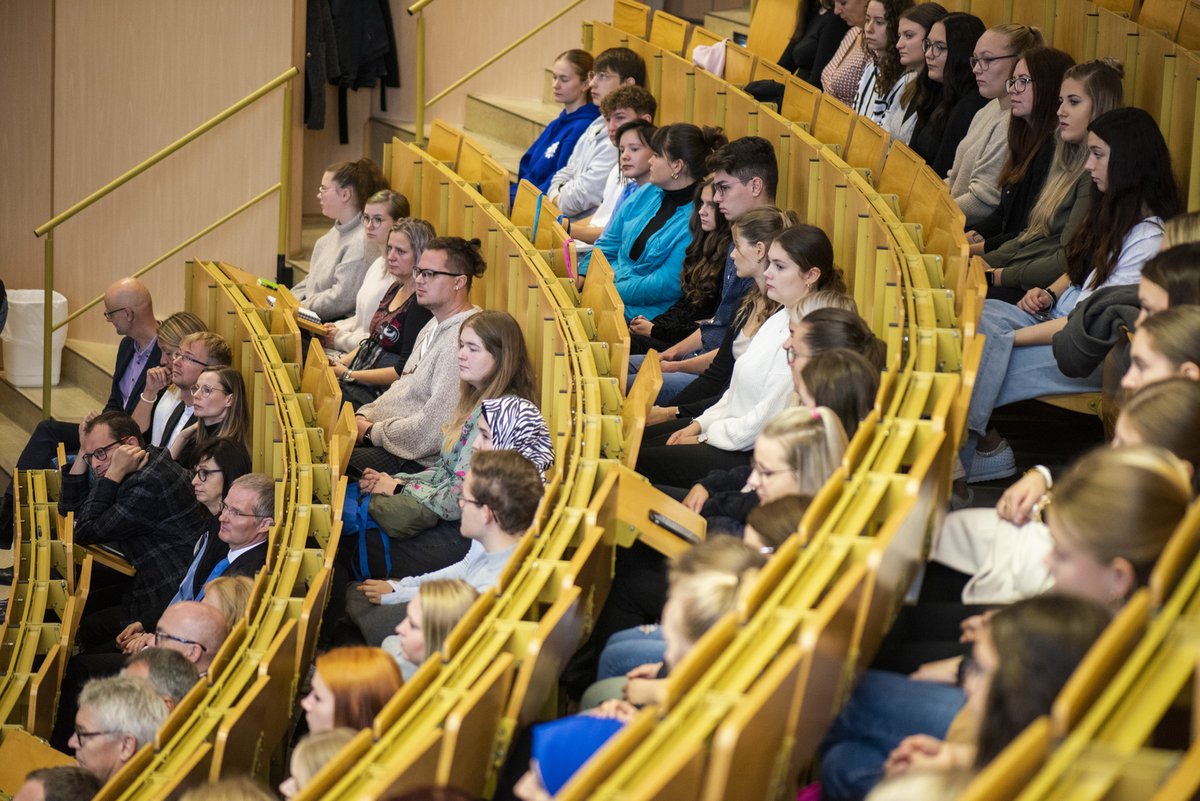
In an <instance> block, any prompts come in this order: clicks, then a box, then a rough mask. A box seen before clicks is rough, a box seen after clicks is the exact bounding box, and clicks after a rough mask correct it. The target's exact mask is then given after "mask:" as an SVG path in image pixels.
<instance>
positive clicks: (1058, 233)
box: [983, 59, 1124, 303]
mask: <svg viewBox="0 0 1200 801" xmlns="http://www.w3.org/2000/svg"><path fill="white" fill-rule="evenodd" d="M1122 74H1123V72H1122V69H1121V64H1120V62H1117V61H1113V60H1112V59H1102V60H1100V61H1089V62H1087V63H1085V64H1077V65H1075V66H1074V67H1071V68H1070V69H1069V70H1067V72H1066V74H1065V75H1064V76H1063V80H1062V85H1061V87H1060V89H1059V91H1058V114H1057V117H1058V137H1057V139H1056V141H1055V148H1054V157H1053V161H1052V163H1051V166H1050V174H1049V175H1048V176H1047V178H1046V183H1045V185H1044V186H1043V188H1042V191H1041V193H1040V194H1039V195H1038V199H1037V202H1036V203H1035V204H1034V206H1033V209H1032V210H1031V211H1030V212H1029V220H1028V223H1027V225H1026V227H1025V230H1024V231H1023V232H1022V233H1021V234H1020V236H1017V237H1016V238H1014V239H1010V240H1009V241H1008V242H1005V243H1004V244H1002V245H1000V246H999V247H996V248H994V249H985V251H984V254H983V259H984V261H986V262H987V264H988V266H989V267H991V268H993V269H992V270H990V271H989V272H988V273H987V277H988V283H989V284H991V285H992V287H991V288H990V289H989V290H988V297H989V298H994V299H999V300H1008V301H1009V302H1010V303H1016V302H1017V301H1018V300H1020V299H1021V298H1022V297H1023V296H1024V294H1025V292H1026V291H1028V290H1030V289H1033V288H1034V287H1046V286H1050V284H1051V283H1053V282H1054V279H1056V278H1058V277H1059V276H1060V275H1062V274H1063V273H1064V272H1065V271H1066V269H1067V261H1066V254H1065V252H1064V250H1063V245H1064V244H1065V243H1066V242H1068V241H1069V240H1070V239H1071V238H1072V237H1073V236H1074V235H1075V233H1076V232H1077V231H1078V230H1079V229H1080V228H1081V227H1082V226H1083V224H1084V221H1085V220H1086V219H1087V215H1088V209H1089V208H1090V207H1091V193H1092V176H1091V175H1090V174H1089V173H1088V172H1087V171H1086V170H1085V169H1084V163H1085V162H1086V160H1087V156H1088V148H1087V134H1088V130H1087V129H1088V125H1090V124H1091V122H1092V120H1094V119H1096V118H1097V117H1099V116H1101V115H1102V114H1106V113H1108V112H1109V111H1112V110H1113V109H1115V108H1120V107H1121V106H1122V105H1124V100H1123V99H1122V98H1123V89H1122V84H1121V76H1122ZM1035 91H1037V90H1036V89H1035ZM1001 287H1003V288H1004V289H1001Z"/></svg>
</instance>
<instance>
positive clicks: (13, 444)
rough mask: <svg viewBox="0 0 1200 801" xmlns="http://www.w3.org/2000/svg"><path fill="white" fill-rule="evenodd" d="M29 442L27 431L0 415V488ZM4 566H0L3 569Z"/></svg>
mask: <svg viewBox="0 0 1200 801" xmlns="http://www.w3.org/2000/svg"><path fill="white" fill-rule="evenodd" d="M28 441H29V431H28V430H27V429H25V428H22V427H21V426H19V425H17V423H16V421H14V420H12V419H11V418H9V417H8V416H7V415H5V414H0V473H3V476H2V477H0V487H7V486H8V482H9V481H10V480H11V479H12V475H13V471H15V470H16V469H17V456H18V455H19V454H20V453H21V450H22V449H23V448H24V447H25V443H26V442H28ZM3 566H4V565H0V567H3Z"/></svg>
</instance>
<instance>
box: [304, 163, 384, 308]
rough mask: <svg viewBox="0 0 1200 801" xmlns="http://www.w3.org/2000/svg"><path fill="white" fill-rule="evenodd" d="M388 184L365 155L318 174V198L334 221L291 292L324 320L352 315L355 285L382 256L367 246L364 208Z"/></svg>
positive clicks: (373, 247)
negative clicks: (319, 177)
mask: <svg viewBox="0 0 1200 801" xmlns="http://www.w3.org/2000/svg"><path fill="white" fill-rule="evenodd" d="M386 188H387V181H385V180H384V177H383V173H382V172H380V171H379V167H378V166H376V164H375V162H373V161H371V160H370V159H367V158H363V159H359V160H358V161H342V162H339V163H337V164H334V165H331V166H330V167H329V169H327V170H326V171H325V174H324V175H323V176H322V177H321V186H320V188H319V189H318V190H317V200H319V201H321V213H322V214H324V215H325V216H326V217H328V218H330V219H331V220H333V227H332V228H330V229H329V233H327V234H325V235H324V236H323V237H321V238H320V239H318V240H317V243H316V244H315V245H314V246H313V252H312V257H311V259H310V261H309V267H308V277H307V278H305V279H304V280H303V281H301V282H300V283H298V284H296V285H295V286H294V287H292V292H293V294H295V296H296V299H297V300H299V301H300V304H301V305H302V306H303V307H304V308H306V309H309V310H310V311H312V312H313V313H315V314H316V315H317V316H318V317H320V318H321V319H322V320H331V321H332V320H341V319H343V318H345V317H350V316H352V315H353V314H354V301H355V297H356V296H357V294H358V288H359V286H361V285H362V283H363V279H364V278H365V277H366V273H367V268H368V267H370V266H371V263H372V262H373V261H375V259H376V258H377V257H378V256H379V255H380V253H379V247H378V246H374V245H368V242H367V233H366V229H364V228H363V207H364V206H365V205H366V203H367V198H369V197H370V196H371V195H373V194H375V193H376V192H378V191H379V190H380V189H386Z"/></svg>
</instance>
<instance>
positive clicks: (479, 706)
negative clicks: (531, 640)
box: [437, 654, 515, 796]
mask: <svg viewBox="0 0 1200 801" xmlns="http://www.w3.org/2000/svg"><path fill="white" fill-rule="evenodd" d="M514 661H515V660H514V659H513V657H512V655H511V654H501V655H500V657H499V658H498V659H496V661H495V662H493V663H492V664H491V666H489V667H488V669H487V671H485V672H484V674H483V676H481V677H480V678H479V679H478V680H477V681H475V682H473V683H472V685H471V689H470V690H468V691H467V692H466V693H465V694H464V695H463V697H462V700H460V701H459V702H458V703H457V704H456V705H455V707H454V709H452V710H450V713H449V714H448V715H447V716H446V722H445V735H444V737H443V738H442V753H441V756H440V757H439V759H438V773H437V775H438V782H439V783H441V784H453V785H454V786H455V787H458V788H460V789H463V790H466V791H467V792H468V793H470V794H472V795H474V796H481V795H483V794H484V788H485V786H486V785H487V783H488V781H489V779H490V778H492V776H493V773H494V771H495V769H496V768H497V767H498V765H497V764H495V757H496V750H495V743H496V736H497V734H498V730H499V729H500V727H501V720H500V712H501V710H502V709H503V707H504V703H505V700H506V699H507V697H508V693H509V690H510V688H511V687H512V680H513V670H514Z"/></svg>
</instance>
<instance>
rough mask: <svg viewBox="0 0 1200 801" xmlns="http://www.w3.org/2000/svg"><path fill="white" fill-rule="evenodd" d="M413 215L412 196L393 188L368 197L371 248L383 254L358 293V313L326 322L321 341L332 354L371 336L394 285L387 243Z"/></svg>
mask: <svg viewBox="0 0 1200 801" xmlns="http://www.w3.org/2000/svg"><path fill="white" fill-rule="evenodd" d="M408 215H409V208H408V198H406V197H405V196H404V195H402V194H401V193H399V192H393V191H392V190H390V189H380V190H379V191H378V192H376V193H375V194H373V195H371V196H370V197H369V198H367V205H366V207H365V208H364V209H363V222H362V225H363V230H364V231H365V232H366V237H367V248H368V250H370V251H371V252H372V253H375V252H377V253H379V254H380V255H379V256H378V258H376V259H375V261H373V262H372V263H371V266H370V267H368V268H367V271H366V273H365V274H364V275H363V281H362V285H361V286H360V287H359V288H358V292H357V293H356V294H355V296H354V315H353V316H352V317H347V318H345V319H342V320H338V321H336V322H332V323H325V333H324V334H323V335H321V337H320V339H321V344H322V345H324V346H325V352H326V354H327V355H329V356H337V355H338V354H339V352H340V353H348V352H349V351H352V350H354V349H355V348H356V347H358V343H359V342H361V341H362V340H363V338H364V337H366V336H367V335H368V333H369V332H370V328H371V317H372V315H374V314H375V310H376V309H377V308H378V307H379V299H380V298H382V297H383V293H385V292H387V290H388V287H390V286H391V285H392V282H393V277H392V275H391V274H390V273H389V272H388V266H387V244H388V234H389V233H390V232H391V230H392V226H393V225H395V224H396V223H397V222H399V221H400V220H402V219H406V218H407V217H408Z"/></svg>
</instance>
